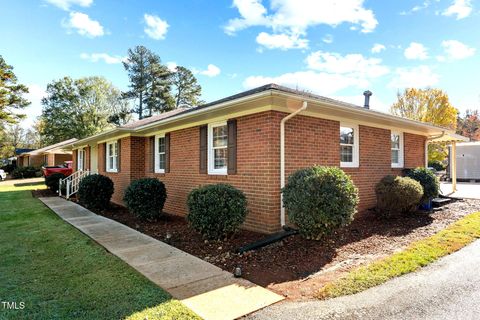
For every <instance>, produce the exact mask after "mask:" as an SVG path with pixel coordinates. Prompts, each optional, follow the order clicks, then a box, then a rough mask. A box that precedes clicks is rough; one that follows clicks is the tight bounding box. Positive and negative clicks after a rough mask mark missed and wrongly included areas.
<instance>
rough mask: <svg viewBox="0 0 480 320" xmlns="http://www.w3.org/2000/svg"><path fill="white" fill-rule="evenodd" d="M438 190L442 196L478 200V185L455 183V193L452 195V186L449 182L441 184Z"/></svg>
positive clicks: (479, 190)
mask: <svg viewBox="0 0 480 320" xmlns="http://www.w3.org/2000/svg"><path fill="white" fill-rule="evenodd" d="M440 189H441V190H442V194H443V195H448V196H449V197H454V198H464V199H480V183H472V182H457V191H456V192H455V193H452V184H451V183H450V182H448V183H447V182H442V183H441V184H440Z"/></svg>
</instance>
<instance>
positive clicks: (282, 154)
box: [280, 101, 308, 228]
mask: <svg viewBox="0 0 480 320" xmlns="http://www.w3.org/2000/svg"><path fill="white" fill-rule="evenodd" d="M307 106H308V103H307V101H303V104H302V107H301V108H300V109H298V110H297V111H295V112H293V113H291V114H289V115H288V116H286V117H284V118H283V119H282V121H280V225H281V226H282V228H283V227H284V226H285V208H284V207H283V194H282V192H281V190H282V189H283V187H285V122H287V121H288V120H289V119H291V118H293V117H295V116H296V115H297V114H299V113H300V112H302V111H303V110H305V109H307Z"/></svg>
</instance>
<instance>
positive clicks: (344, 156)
mask: <svg viewBox="0 0 480 320" xmlns="http://www.w3.org/2000/svg"><path fill="white" fill-rule="evenodd" d="M358 151H359V147H358V125H351V124H345V123H341V124H340V166H341V167H358V163H359V161H358V158H359V156H358V154H359V152H358Z"/></svg>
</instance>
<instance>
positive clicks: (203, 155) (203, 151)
mask: <svg viewBox="0 0 480 320" xmlns="http://www.w3.org/2000/svg"><path fill="white" fill-rule="evenodd" d="M207 128H208V127H207V125H203V126H200V173H207V139H208V129H207Z"/></svg>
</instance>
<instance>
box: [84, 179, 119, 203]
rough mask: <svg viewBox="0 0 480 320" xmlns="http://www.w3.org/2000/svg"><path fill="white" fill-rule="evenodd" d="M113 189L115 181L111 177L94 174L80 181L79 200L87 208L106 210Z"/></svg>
mask: <svg viewBox="0 0 480 320" xmlns="http://www.w3.org/2000/svg"><path fill="white" fill-rule="evenodd" d="M113 191H114V188H113V182H112V180H111V179H110V178H109V177H106V176H102V175H101V174H92V175H89V176H86V177H85V178H83V179H82V181H81V182H80V186H79V188H78V201H79V202H80V204H82V205H83V206H85V207H87V208H90V209H98V210H104V209H106V208H108V206H109V205H110V199H111V198H112V195H113Z"/></svg>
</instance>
